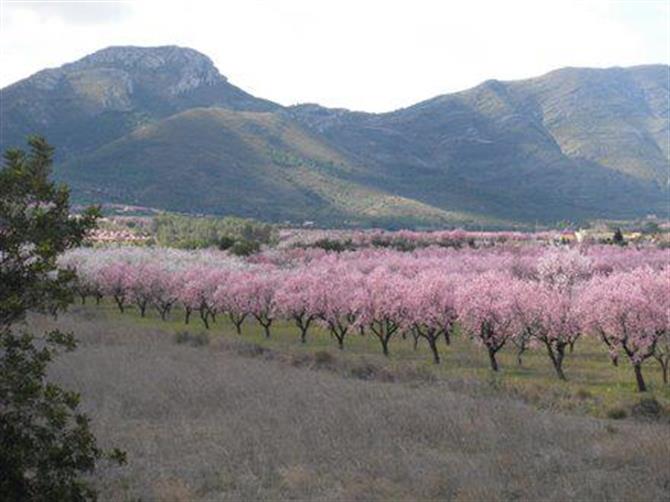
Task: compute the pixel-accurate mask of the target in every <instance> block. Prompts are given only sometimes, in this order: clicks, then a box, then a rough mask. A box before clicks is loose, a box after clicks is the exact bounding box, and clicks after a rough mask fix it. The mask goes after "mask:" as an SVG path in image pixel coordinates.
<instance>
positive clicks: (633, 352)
mask: <svg viewBox="0 0 670 502" xmlns="http://www.w3.org/2000/svg"><path fill="white" fill-rule="evenodd" d="M657 275H658V274H657V272H655V271H653V270H652V269H651V268H648V267H643V268H639V269H635V270H633V271H630V272H616V273H613V274H612V275H610V276H609V277H596V278H594V279H592V280H591V281H590V282H589V284H588V285H587V286H586V287H585V288H584V291H583V292H582V294H581V297H580V303H581V312H582V315H583V316H584V322H585V325H586V326H587V327H588V328H589V329H590V330H591V331H592V332H594V333H597V334H599V335H600V336H601V339H602V340H603V341H604V342H605V343H606V345H607V346H608V347H609V348H610V350H621V351H623V352H624V354H626V356H627V357H628V359H629V361H630V363H631V365H632V366H633V370H634V372H635V380H636V383H637V389H638V391H640V392H645V391H646V390H647V385H646V382H645V380H644V377H643V374H642V364H643V363H644V361H645V360H647V359H648V358H650V357H652V356H653V355H654V353H655V350H656V345H657V343H658V341H659V337H660V335H661V334H662V333H663V331H664V329H666V327H667V322H668V321H667V315H668V314H667V312H666V311H664V309H663V306H662V305H659V302H658V301H657V300H658V298H657V297H656V295H654V294H650V292H651V291H652V290H654V289H655V288H656V287H657V286H656V284H655V283H656V281H657V280H658V278H657ZM662 289H663V286H661V290H662ZM665 291H666V294H670V290H668V286H665Z"/></svg>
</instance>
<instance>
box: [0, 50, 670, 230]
mask: <svg viewBox="0 0 670 502" xmlns="http://www.w3.org/2000/svg"><path fill="white" fill-rule="evenodd" d="M669 71H670V69H669V67H668V66H664V65H652V66H639V67H631V68H609V69H586V68H565V69H561V70H557V71H554V72H552V73H549V74H547V75H544V76H541V77H538V78H533V79H528V80H521V81H513V82H500V81H496V80H490V81H487V82H484V83H483V84H481V85H479V86H477V87H475V88H473V89H470V90H466V91H463V92H459V93H454V94H447V95H443V96H438V97H436V98H433V99H430V100H428V101H424V102H422V103H418V104H416V105H414V106H410V107H408V108H404V109H401V110H397V111H394V112H390V113H383V114H370V113H362V112H350V111H348V110H344V109H329V108H324V107H321V106H319V105H315V104H307V105H298V106H293V107H282V106H280V105H278V104H276V103H272V102H270V101H267V100H263V99H259V98H256V97H254V96H251V95H250V94H247V93H245V92H244V91H242V90H241V89H239V88H237V87H235V86H233V85H232V84H230V83H229V82H228V81H227V80H226V78H225V77H223V76H222V75H220V74H219V72H218V70H217V69H216V68H215V67H214V65H213V63H212V62H211V60H210V59H209V58H207V57H206V56H204V55H202V54H200V53H198V52H196V51H194V50H191V49H184V48H179V47H158V48H138V47H112V48H108V49H104V50H101V51H99V52H96V53H94V54H92V55H90V56H87V57H85V58H83V59H81V60H79V61H77V62H74V63H71V64H67V65H64V66H62V67H60V68H57V69H50V70H44V71H41V72H39V73H37V74H35V75H33V76H32V77H29V78H28V79H25V80H23V81H20V82H18V83H16V84H13V85H11V86H9V87H6V88H5V89H2V90H1V91H0V99H1V100H2V103H3V107H2V110H1V112H0V126H1V130H2V134H1V135H0V136H1V139H0V147H2V148H3V149H5V148H7V147H8V146H11V145H21V144H23V143H24V141H25V136H26V135H27V134H30V133H39V134H43V135H45V136H46V137H47V138H48V140H49V141H50V142H52V143H53V144H55V145H56V146H57V147H58V158H57V162H58V166H57V173H58V176H59V177H60V178H61V179H63V180H65V181H66V182H68V183H69V184H70V185H71V186H72V188H73V195H74V197H75V200H77V201H79V202H115V203H130V204H134V205H145V206H151V207H157V208H164V209H171V210H178V211H184V212H194V213H212V214H235V215H241V216H252V217H257V218H261V219H266V220H272V221H284V220H291V221H294V222H300V221H303V220H314V221H316V222H318V223H323V224H329V225H341V224H349V225H383V226H416V225H419V226H444V225H469V224H475V223H485V224H488V225H496V226H505V225H512V224H516V223H521V224H529V223H535V222H539V223H554V222H556V221H559V220H565V219H570V220H584V219H589V218H596V217H598V218H600V217H606V218H628V217H636V216H643V215H645V214H648V213H656V214H659V215H667V213H668V209H669V208H668V200H669V199H668V198H669V197H670V192H669V189H668V175H669V172H668V162H669V158H670V146H669V144H668V135H669V134H670V123H669V122H670V121H669V119H668V117H669V112H670V105H669V98H668V96H669V93H670V90H669V88H668V81H669V79H668V76H669Z"/></svg>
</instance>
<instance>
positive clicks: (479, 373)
mask: <svg viewBox="0 0 670 502" xmlns="http://www.w3.org/2000/svg"><path fill="white" fill-rule="evenodd" d="M75 312H78V313H81V314H83V315H95V316H96V317H99V318H101V319H104V320H105V321H107V322H110V323H114V324H118V323H122V324H124V325H137V326H141V327H144V328H152V329H153V328H157V329H161V330H163V331H165V332H166V333H174V334H176V333H178V332H184V331H187V332H189V333H191V334H198V333H205V332H206V333H208V335H209V336H210V337H211V338H212V339H216V338H218V337H223V338H225V339H236V340H239V339H240V338H241V339H243V340H245V341H247V342H249V343H253V344H257V345H260V346H261V347H263V348H267V349H270V350H273V351H278V352H280V353H282V354H289V355H296V356H299V355H300V354H305V353H307V354H314V353H317V352H322V351H329V352H330V353H331V355H333V356H334V357H336V358H338V359H343V358H344V359H345V360H346V361H348V362H351V363H354V364H363V363H365V362H369V363H370V364H372V365H374V366H377V367H381V368H383V369H387V370H389V372H391V373H392V372H393V371H402V369H403V368H407V367H408V366H409V367H412V368H418V369H419V371H421V372H422V373H426V372H428V373H430V374H432V375H435V377H436V378H439V379H445V380H447V381H448V382H449V383H450V384H451V385H452V387H454V388H457V387H458V383H459V382H469V383H472V382H473V381H474V382H480V383H481V384H483V385H485V386H489V387H491V388H492V389H494V390H495V391H504V392H505V393H508V394H512V395H514V396H516V397H519V398H521V399H523V400H524V401H526V402H529V403H532V404H534V405H535V406H538V407H540V408H547V409H559V410H563V411H571V412H576V413H586V414H589V415H593V416H596V417H608V416H614V415H618V416H621V415H623V414H630V410H631V409H632V407H633V406H634V405H635V404H636V403H638V402H639V400H640V398H641V397H643V396H641V395H640V394H639V393H638V392H637V391H636V385H635V378H634V375H633V370H632V367H631V366H630V365H629V363H628V361H627V359H626V358H625V357H623V356H622V359H621V360H620V363H619V366H618V367H615V366H613V365H612V363H611V361H610V359H609V357H608V355H607V352H606V350H605V349H604V347H603V346H602V344H601V343H600V342H599V341H598V340H594V339H590V338H586V337H585V338H582V339H580V340H578V342H577V344H576V345H575V350H574V352H573V353H571V354H568V355H567V357H566V361H565V363H564V364H565V368H564V369H565V373H566V375H567V377H568V381H567V382H563V381H560V380H558V379H557V377H556V374H555V372H554V370H553V367H552V365H551V362H550V360H549V357H548V355H547V354H546V352H545V350H544V349H543V348H542V347H537V348H536V349H532V350H527V351H526V352H525V353H524V355H523V365H522V366H519V364H518V362H517V356H516V353H515V348H514V346H513V345H511V344H510V345H509V346H508V347H506V348H505V349H503V351H502V352H501V353H499V362H500V364H501V367H502V371H501V372H500V374H498V375H496V374H494V373H493V372H492V371H491V370H490V367H489V362H488V356H487V355H486V352H485V351H484V350H483V349H482V348H481V347H479V346H477V345H475V344H474V343H473V342H472V341H471V340H469V339H467V338H465V337H463V336H459V335H458V334H457V335H456V336H454V337H453V340H452V343H451V345H450V346H447V345H446V344H445V343H444V340H441V343H440V344H439V350H440V356H441V358H442V362H441V364H440V365H438V366H436V365H434V364H433V363H432V356H431V353H430V351H429V349H428V346H427V344H426V342H425V341H420V342H419V346H418V348H417V350H414V344H413V340H412V339H411V338H408V339H405V340H403V339H402V338H401V337H399V336H397V337H395V338H394V339H393V340H392V341H391V345H390V352H391V356H390V358H388V359H387V358H385V357H383V356H382V355H381V345H380V343H379V341H378V340H377V338H376V337H374V336H360V335H358V334H357V333H352V334H351V335H350V336H348V337H347V338H346V340H345V349H344V351H339V350H338V349H337V344H336V341H335V339H334V338H332V337H331V336H330V335H329V334H328V332H327V331H325V330H323V329H321V328H320V327H318V326H316V325H314V326H313V327H312V328H311V329H310V333H309V335H308V341H307V343H306V344H302V343H300V339H299V335H298V333H299V332H298V329H297V328H296V327H295V326H293V325H292V324H290V323H287V322H276V323H275V324H274V325H273V326H272V328H271V331H272V335H271V337H270V338H269V339H268V338H266V337H265V335H264V334H263V330H262V328H261V327H260V326H259V325H258V324H257V323H256V322H255V321H254V320H252V319H249V320H247V321H245V324H244V326H243V328H242V336H241V337H240V336H239V335H237V334H236V333H235V330H234V326H233V325H232V324H231V323H230V322H229V321H228V319H227V318H225V317H221V318H217V322H216V323H213V324H212V325H211V327H210V329H209V330H206V329H205V328H204V326H203V324H202V322H201V321H200V319H199V318H198V317H197V315H195V314H194V315H193V316H192V319H191V322H190V324H189V325H185V324H184V322H183V313H182V312H179V311H176V312H173V313H172V315H171V316H170V320H168V321H167V322H166V321H162V320H161V319H160V318H159V317H158V315H157V314H156V313H155V312H153V311H148V312H147V315H146V317H145V318H142V317H140V316H139V313H138V312H137V311H136V310H134V309H128V311H127V312H126V313H125V314H123V315H122V314H120V313H119V312H118V309H117V308H116V306H115V305H114V304H112V303H111V302H109V303H107V302H106V303H103V304H102V305H100V306H83V307H82V306H77V307H75ZM644 375H645V378H646V381H647V384H648V387H649V392H647V393H646V397H654V398H655V399H657V400H658V401H659V402H660V403H661V404H662V405H663V406H664V407H666V408H668V407H670V386H669V385H664V384H663V382H662V379H661V370H660V366H659V365H658V364H657V363H656V362H655V361H653V360H648V361H647V363H646V364H645V366H644Z"/></svg>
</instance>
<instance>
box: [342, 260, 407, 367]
mask: <svg viewBox="0 0 670 502" xmlns="http://www.w3.org/2000/svg"><path fill="white" fill-rule="evenodd" d="M408 288H409V284H408V280H407V279H406V278H404V277H403V276H401V275H400V274H399V273H394V272H391V271H389V270H388V269H385V268H380V269H377V270H375V271H373V272H371V273H370V274H368V275H367V276H365V278H364V280H363V284H362V287H360V288H358V289H357V290H356V296H355V299H354V303H355V305H356V307H355V310H356V311H357V312H358V320H357V322H358V324H360V325H361V326H364V327H367V328H369V329H370V331H371V332H372V333H373V334H374V335H375V336H376V337H377V339H378V340H379V342H380V343H381V346H382V352H383V354H384V355H385V356H388V355H389V348H388V344H389V341H390V340H391V337H392V336H393V335H394V334H395V333H397V331H398V329H399V328H400V327H401V326H402V325H403V322H404V320H405V312H406V302H405V298H406V295H407V291H408Z"/></svg>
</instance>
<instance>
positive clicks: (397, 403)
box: [30, 306, 670, 501]
mask: <svg viewBox="0 0 670 502" xmlns="http://www.w3.org/2000/svg"><path fill="white" fill-rule="evenodd" d="M30 322H31V324H32V325H33V326H34V327H37V328H46V327H47V326H52V325H53V324H54V322H55V323H57V324H58V325H59V326H60V327H62V328H64V329H66V330H71V331H74V332H75V333H76V335H77V337H78V338H79V339H80V346H79V348H78V349H77V350H76V351H75V352H73V353H69V354H64V355H62V356H61V357H59V358H58V359H57V361H56V362H55V363H54V365H53V367H52V376H53V377H54V378H55V379H56V380H57V381H58V382H60V383H62V384H63V385H65V386H66V387H68V388H72V389H76V390H78V391H79V392H81V394H82V405H83V407H84V409H85V410H86V411H87V412H88V413H89V414H90V416H91V418H92V419H93V427H94V430H95V432H96V434H97V436H98V437H99V439H100V442H101V443H102V445H103V446H105V447H112V446H118V447H120V448H122V449H125V450H126V451H127V453H128V464H127V465H126V466H124V467H121V468H119V467H115V468H103V469H101V470H100V471H99V472H98V473H97V474H96V475H95V483H96V486H97V487H98V489H99V490H100V491H101V498H102V499H103V500H114V501H117V500H120V501H124V500H127V501H136V500H143V501H154V500H155V501H191V500H342V501H356V500H361V501H367V500H455V501H498V500H500V501H502V500H549V501H565V500H580V501H581V500H589V501H606V500H621V501H629V500H630V501H633V500H635V501H638V500H642V501H646V500H649V501H652V500H654V501H662V500H665V501H667V500H669V497H670V495H669V494H670V464H669V459H670V426H669V425H668V423H667V420H666V419H664V418H661V419H656V420H651V419H646V420H645V419H641V418H635V417H628V418H627V419H625V420H620V421H614V420H609V419H601V418H597V417H595V416H593V415H594V413H593V410H592V409H591V408H590V407H589V406H586V407H584V409H581V408H579V406H577V407H576V409H574V410H572V411H566V410H565V409H563V408H562V407H560V406H558V407H555V406H543V405H542V403H543V401H542V396H540V397H539V398H538V399H539V400H538V402H535V403H534V404H529V403H530V402H532V401H533V400H532V399H528V397H527V395H525V394H524V395H522V394H520V393H517V392H515V391H514V389H515V388H517V387H514V386H512V387H509V388H508V383H509V382H512V383H514V382H517V381H521V382H522V384H520V385H521V387H518V388H524V389H525V388H530V387H529V386H531V383H532V382H530V381H531V380H532V377H528V378H526V380H528V381H525V380H523V378H524V377H523V371H527V372H531V373H532V371H533V370H532V368H533V367H534V366H535V365H536V364H537V365H538V367H539V361H540V359H539V355H538V356H531V357H529V359H528V365H530V369H528V370H523V371H521V370H517V369H513V366H512V365H511V362H512V355H511V354H510V356H509V359H510V360H509V361H504V363H507V365H508V366H510V369H509V370H508V373H507V374H506V375H503V377H501V378H500V379H499V380H496V381H487V379H486V378H484V377H480V376H479V375H480V373H481V370H480V369H479V368H478V367H477V365H478V364H480V363H479V359H478V354H475V353H474V352H473V353H470V352H467V354H470V355H469V356H468V357H470V358H471V364H473V365H475V367H474V368H473V370H472V371H471V372H467V371H465V370H462V371H460V372H456V371H455V370H454V371H450V370H448V369H447V367H448V366H449V365H450V364H451V366H452V367H453V366H454V364H455V362H454V360H455V359H454V356H453V355H452V356H447V357H446V358H445V363H444V368H443V369H440V370H434V369H433V368H432V367H431V366H430V365H429V364H427V362H428V363H429V359H428V357H427V351H426V352H422V357H421V360H420V361H419V359H418V356H416V355H415V353H414V352H413V351H412V349H411V347H405V345H403V343H404V342H403V343H399V344H397V345H395V346H394V345H392V351H394V352H395V355H394V356H393V357H392V358H391V360H390V361H388V362H386V361H383V360H382V359H381V358H380V357H379V356H376V354H373V350H375V349H376V350H378V348H377V347H376V345H369V346H368V345H366V344H368V343H370V344H371V343H372V341H369V342H368V341H365V339H361V338H360V337H357V338H356V337H352V339H351V340H350V342H351V344H350V346H349V348H348V350H347V351H345V353H344V354H342V353H339V351H337V350H336V349H335V347H334V344H332V341H330V340H327V337H326V335H323V334H321V335H319V336H316V337H314V340H312V343H311V344H308V347H309V348H303V347H300V345H299V343H298V338H297V334H296V333H294V330H289V329H288V327H283V328H282V327H279V329H278V330H277V334H276V336H274V338H273V339H272V340H271V341H270V342H266V343H265V342H264V341H263V340H262V338H261V337H260V335H259V333H256V330H255V328H254V327H253V326H249V327H247V328H246V329H247V332H248V333H247V334H246V335H243V336H242V337H241V338H240V337H239V336H237V335H235V334H233V331H232V330H231V329H230V326H228V325H227V324H225V323H223V322H221V321H220V322H219V323H218V326H217V327H216V329H214V330H213V333H211V334H209V335H208V336H203V337H198V336H197V334H198V333H199V332H200V331H201V330H200V326H198V325H197V324H194V325H192V326H191V327H190V330H191V333H192V335H191V336H185V335H182V338H181V340H180V341H181V342H182V343H177V339H176V332H177V331H178V330H180V329H182V330H183V326H181V325H179V324H178V323H177V322H174V323H165V324H160V323H158V322H157V321H156V320H155V319H148V320H140V319H139V318H138V317H137V316H135V315H134V314H128V315H126V316H124V317H121V316H119V315H117V314H115V313H114V312H113V310H112V309H111V308H110V306H103V307H98V308H96V307H92V306H91V307H88V306H87V307H74V308H73V309H72V310H71V313H69V314H65V315H63V316H61V317H60V318H59V319H58V320H57V321H53V320H50V319H47V318H43V317H37V316H35V317H33V318H32V319H31V321H30ZM323 339H325V340H323ZM407 344H408V345H410V342H409V341H407ZM325 347H328V349H327V350H324V348H325ZM424 349H425V348H424ZM421 350H423V349H421ZM454 350H456V349H452V352H453V351H454ZM465 350H466V349H464V348H463V349H462V351H465ZM575 352H576V353H577V351H575ZM463 353H464V354H466V352H463ZM463 357H465V356H463ZM533 357H537V358H538V360H537V361H534V360H533ZM424 359H425V361H426V362H424ZM482 361H483V363H485V360H483V359H482ZM544 364H546V366H547V367H548V368H549V362H548V361H544ZM580 367H581V366H579V364H577V363H575V364H573V366H572V373H573V376H575V377H576V378H577V380H579V379H580V378H586V377H583V376H582V370H578V368H580ZM649 367H650V370H649V375H650V379H651V380H652V381H654V378H655V374H653V371H655V369H654V370H651V368H652V366H651V365H650V366H649ZM483 368H484V366H482V369H483ZM607 368H609V366H607ZM570 370H571V367H570V365H568V366H567V368H566V371H568V374H569V376H570ZM519 371H521V374H522V376H519V375H517V374H516V373H515V372H519ZM583 371H586V370H583ZM603 371H605V370H603ZM617 371H618V370H617ZM621 371H625V373H622V375H626V376H627V377H628V378H629V379H632V374H628V369H627V368H626V369H625V370H624V369H622V370H621ZM587 373H588V372H587ZM536 374H537V375H538V376H537V377H536V379H537V380H538V382H540V384H541V383H542V382H543V381H545V379H546V380H547V381H548V378H549V377H548V374H547V375H544V374H542V373H538V372H536ZM599 374H600V370H594V375H596V376H597V375H599ZM617 374H618V373H617ZM577 375H578V376H577ZM622 378H623V376H622ZM524 382H525V383H524ZM538 385H539V384H538ZM570 385H572V386H573V387H568V388H569V389H570V390H569V391H568V394H569V393H571V392H573V390H574V389H577V390H576V391H575V392H576V393H577V394H578V395H581V396H582V397H583V398H584V400H585V401H587V402H592V403H591V404H593V403H598V402H600V404H601V405H603V406H605V405H608V402H607V401H606V400H604V401H602V400H601V401H598V399H600V397H599V394H598V393H597V392H596V394H595V395H594V396H592V395H591V394H592V391H591V390H588V389H586V390H583V387H584V385H583V383H580V382H579V381H578V382H572V383H571V384H570ZM622 385H623V384H622ZM614 387H616V385H615V386H614ZM533 388H534V389H535V392H538V393H539V394H541V391H540V390H538V389H541V388H542V387H533ZM547 388H548V389H551V388H552V387H547ZM622 389H623V390H615V391H613V392H614V393H615V394H616V393H623V392H624V391H625V392H628V391H629V390H630V389H632V382H631V387H630V388H629V387H627V386H623V387H622ZM580 390H581V394H580ZM547 392H548V393H550V394H551V393H552V392H555V391H553V390H548V391H547ZM594 392H595V391H594ZM663 392H665V391H661V395H660V397H661V398H662V399H664V397H665V394H663ZM517 394H518V395H517ZM605 394H606V392H604V391H603V395H605ZM631 395H632V394H631ZM521 397H523V398H524V400H522V399H521ZM633 397H634V396H633ZM561 399H562V397H561V396H558V397H555V396H554V398H553V400H547V402H548V403H551V402H554V401H560V400H561ZM566 399H567V398H566ZM578 399H579V397H575V396H571V400H573V401H574V400H578ZM595 414H597V413H595Z"/></svg>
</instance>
